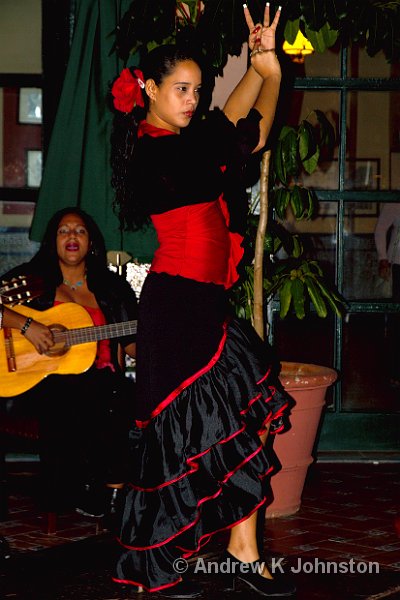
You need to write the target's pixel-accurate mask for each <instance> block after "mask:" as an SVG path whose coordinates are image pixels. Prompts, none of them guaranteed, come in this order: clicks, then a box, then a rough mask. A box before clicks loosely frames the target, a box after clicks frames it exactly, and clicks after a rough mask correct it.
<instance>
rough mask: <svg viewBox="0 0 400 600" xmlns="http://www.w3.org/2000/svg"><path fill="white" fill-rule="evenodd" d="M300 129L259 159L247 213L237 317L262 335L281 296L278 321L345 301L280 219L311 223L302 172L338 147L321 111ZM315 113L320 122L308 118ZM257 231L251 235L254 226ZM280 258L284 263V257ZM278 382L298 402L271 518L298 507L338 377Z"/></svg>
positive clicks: (338, 310) (277, 446)
mask: <svg viewBox="0 0 400 600" xmlns="http://www.w3.org/2000/svg"><path fill="white" fill-rule="evenodd" d="M313 113H314V115H309V117H307V118H306V119H304V120H303V121H302V122H301V123H300V124H299V125H298V126H297V127H288V126H284V127H282V129H281V131H280V134H279V136H278V141H277V143H276V145H275V147H274V152H273V153H272V154H271V150H268V151H266V152H265V153H264V154H263V156H262V161H261V172H260V193H259V206H260V210H259V215H258V216H254V215H250V219H249V229H250V231H249V236H250V239H252V240H254V260H253V261H252V263H251V264H250V265H248V266H247V267H246V277H245V278H244V279H243V280H242V282H241V283H240V285H239V286H238V287H237V288H236V290H235V296H234V299H233V302H234V303H235V308H236V311H237V313H238V314H239V315H241V316H245V317H247V318H250V319H251V321H252V323H253V325H254V327H255V329H256V331H257V332H258V334H259V335H260V337H261V338H262V339H264V337H265V324H266V321H267V319H266V313H267V311H266V307H267V306H268V303H269V302H271V301H272V299H273V298H274V297H275V296H276V295H278V296H279V299H280V316H281V318H285V317H286V316H287V314H288V313H289V311H293V312H294V314H295V315H296V316H297V318H299V319H303V318H304V317H305V315H306V313H307V312H308V311H309V310H311V309H312V307H313V308H314V309H315V312H316V314H317V315H318V316H319V317H321V318H324V317H326V316H327V314H328V308H330V309H331V310H333V311H334V313H335V314H336V315H337V316H339V317H340V316H341V314H342V311H343V307H344V301H343V299H342V298H341V297H340V295H339V294H338V293H337V292H336V291H335V289H334V288H333V287H332V286H330V285H329V284H328V283H327V281H326V280H325V278H324V275H323V272H322V269H321V267H320V265H319V264H318V263H317V262H316V261H313V260H309V259H307V258H305V257H304V256H303V246H302V243H301V239H300V238H299V236H297V235H292V234H291V233H290V232H288V231H287V230H286V229H285V227H284V225H283V221H284V219H285V217H286V213H287V211H288V210H291V212H292V214H293V216H294V218H295V219H296V220H301V219H311V218H312V216H313V214H314V212H315V209H316V198H315V194H314V192H313V190H311V189H308V188H305V187H304V186H302V185H301V173H302V172H304V171H305V172H307V173H308V174H311V173H312V172H313V171H314V170H315V169H316V168H317V166H318V163H319V161H320V158H321V157H322V156H323V155H324V154H325V151H326V150H328V152H330V151H331V150H332V148H333V142H334V130H333V128H332V126H331V124H330V123H329V121H328V120H327V119H326V117H325V115H324V114H323V113H321V112H320V111H318V110H316V111H313ZM312 116H315V119H316V122H315V123H312V122H311V121H310V120H309V118H311V117H312ZM255 227H256V232H255V234H254V228H255ZM282 250H284V256H283V258H282V257H280V258H279V254H282ZM280 378H281V382H282V384H283V386H284V387H285V389H286V390H287V391H288V392H289V393H290V394H291V395H292V397H293V398H294V400H295V406H294V408H293V409H292V412H291V427H290V429H289V430H288V431H286V432H285V433H283V434H281V435H277V436H275V439H274V451H275V453H276V455H277V457H278V459H279V462H280V466H281V469H280V470H279V471H278V472H277V473H276V474H275V475H274V476H273V477H272V479H271V486H272V493H273V499H272V502H271V503H270V504H269V505H268V507H267V511H266V515H267V517H281V516H287V515H291V514H293V513H295V512H296V511H297V510H299V508H300V504H301V495H302V491H303V487H304V483H305V478H306V475H307V471H308V468H309V466H310V464H311V463H312V462H313V460H314V458H313V448H314V444H315V439H316V435H317V431H318V427H319V424H320V421H321V414H322V411H323V408H324V405H325V395H326V391H327V389H328V387H329V386H330V385H332V384H333V383H334V382H335V380H336V378H337V373H336V371H334V370H333V369H330V368H327V367H324V366H320V365H314V364H304V363H289V362H283V363H282V371H281V375H280Z"/></svg>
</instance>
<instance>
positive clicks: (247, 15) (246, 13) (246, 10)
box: [243, 4, 254, 32]
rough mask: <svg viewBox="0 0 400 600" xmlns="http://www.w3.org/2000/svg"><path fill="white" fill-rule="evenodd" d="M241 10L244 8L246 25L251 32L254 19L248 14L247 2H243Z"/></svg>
mask: <svg viewBox="0 0 400 600" xmlns="http://www.w3.org/2000/svg"><path fill="white" fill-rule="evenodd" d="M243 10H244V18H245V19H246V23H247V27H248V28H249V31H250V32H252V31H253V29H254V21H253V19H252V18H251V14H250V11H249V8H248V6H247V4H243Z"/></svg>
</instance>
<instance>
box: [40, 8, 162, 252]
mask: <svg viewBox="0 0 400 600" xmlns="http://www.w3.org/2000/svg"><path fill="white" fill-rule="evenodd" d="M129 4H130V1H129V0H121V1H118V0H77V2H76V15H75V29H74V36H73V41H72V46H71V53H70V59H69V62H68V67H67V72H66V76H65V80H64V86H63V90H62V94H61V98H60V103H59V108H58V112H57V117H56V120H55V124H54V129H53V132H52V136H51V140H50V145H49V149H48V153H47V156H46V162H45V166H44V172H43V178H42V185H41V188H40V191H39V198H38V203H37V206H36V210H35V214H34V218H33V222H32V228H31V233H30V237H31V239H32V240H36V241H41V239H42V236H43V233H44V230H45V227H46V225H47V222H48V220H49V219H50V217H51V216H52V215H53V214H54V212H56V211H57V210H59V209H61V208H63V207H65V206H75V205H76V206H79V207H81V208H83V209H84V210H85V211H86V212H88V213H89V214H91V215H92V216H93V217H94V218H95V219H96V222H97V224H98V225H99V227H100V229H101V231H102V233H103V234H104V238H105V241H106V247H107V250H125V251H126V252H128V253H129V254H130V255H131V256H132V257H134V258H136V259H138V260H139V261H140V262H148V261H150V260H151V258H152V256H153V253H154V249H155V248H156V246H157V242H156V235H155V232H154V229H153V228H150V229H148V230H147V231H144V232H138V233H127V232H124V233H121V232H120V230H119V226H118V219H117V217H116V215H115V214H114V212H113V208H112V202H113V197H114V193H113V189H112V187H111V183H110V181H111V167H110V133H111V124H112V113H111V111H110V110H109V108H108V107H107V102H106V98H107V92H108V90H109V84H110V82H111V81H112V80H113V79H114V77H115V76H116V75H118V74H119V73H120V71H121V69H122V68H123V66H124V65H122V64H121V61H120V60H118V59H117V57H116V54H115V53H111V48H112V45H113V43H114V34H113V31H114V30H115V27H116V24H117V22H118V21H119V17H120V15H123V14H124V13H125V11H126V10H127V8H128V6H129ZM131 62H132V64H134V59H132V61H131Z"/></svg>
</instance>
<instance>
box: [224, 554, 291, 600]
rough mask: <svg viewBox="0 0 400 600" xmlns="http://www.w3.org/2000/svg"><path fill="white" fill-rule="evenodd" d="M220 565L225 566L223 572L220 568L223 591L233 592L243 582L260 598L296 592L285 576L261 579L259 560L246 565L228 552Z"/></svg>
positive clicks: (261, 565) (261, 566) (260, 562)
mask: <svg viewBox="0 0 400 600" xmlns="http://www.w3.org/2000/svg"><path fill="white" fill-rule="evenodd" d="M221 563H224V564H227V567H226V569H225V570H224V571H223V572H222V568H221V574H222V573H223V582H224V590H225V591H235V589H236V584H237V583H238V582H243V583H245V584H246V585H248V586H249V587H250V588H252V589H253V590H255V591H256V592H258V593H259V594H260V595H261V596H270V597H279V596H292V595H293V594H294V593H295V592H296V586H295V585H294V583H293V581H291V580H290V579H289V578H288V577H286V576H282V575H281V576H278V577H274V578H273V579H267V578H266V577H263V575H261V572H260V571H261V569H262V568H263V562H262V561H261V560H255V561H254V562H249V563H246V562H242V561H240V560H239V559H237V558H235V557H234V556H233V555H232V554H230V553H229V552H228V551H225V553H224V554H223V556H222V558H221V560H220V565H221Z"/></svg>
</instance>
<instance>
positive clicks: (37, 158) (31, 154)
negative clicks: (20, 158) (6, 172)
mask: <svg viewBox="0 0 400 600" xmlns="http://www.w3.org/2000/svg"><path fill="white" fill-rule="evenodd" d="M41 182H42V151H41V150H27V152H26V185H27V186H28V187H40V184H41Z"/></svg>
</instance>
